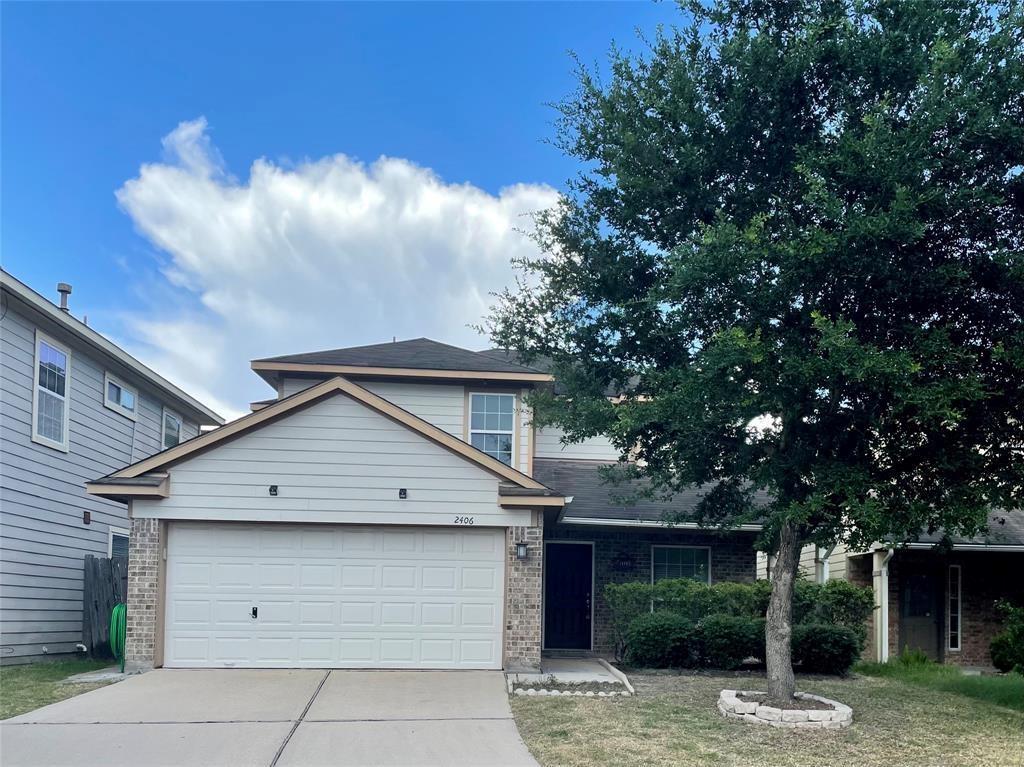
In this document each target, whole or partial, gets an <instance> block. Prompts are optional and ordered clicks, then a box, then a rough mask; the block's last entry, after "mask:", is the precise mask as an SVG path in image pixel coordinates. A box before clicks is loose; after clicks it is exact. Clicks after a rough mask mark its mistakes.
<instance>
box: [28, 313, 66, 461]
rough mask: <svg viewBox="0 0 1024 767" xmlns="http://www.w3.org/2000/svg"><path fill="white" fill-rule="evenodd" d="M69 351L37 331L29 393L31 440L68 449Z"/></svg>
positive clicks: (58, 448)
mask: <svg viewBox="0 0 1024 767" xmlns="http://www.w3.org/2000/svg"><path fill="white" fill-rule="evenodd" d="M70 363H71V352H70V351H69V350H68V349H67V348H65V347H63V346H61V345H60V344H58V343H57V342H56V341H54V340H53V339H51V338H47V337H46V336H44V335H43V334H42V333H36V364H35V377H36V380H35V386H34V387H33V392H32V440H33V441H34V442H38V443H39V444H41V445H46V446H47V447H53V448H56V449H57V450H63V451H65V452H67V449H68V405H69V402H68V396H69V394H70V385H71V378H70Z"/></svg>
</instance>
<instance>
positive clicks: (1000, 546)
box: [903, 543, 1024, 551]
mask: <svg viewBox="0 0 1024 767" xmlns="http://www.w3.org/2000/svg"><path fill="white" fill-rule="evenodd" d="M936 546H938V544H937V543H907V544H904V545H903V548H906V549H934V548H935V547H936ZM952 549H953V550H954V551H1024V544H1016V543H993V544H986V543H954V544H953V545H952Z"/></svg>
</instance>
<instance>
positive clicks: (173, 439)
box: [161, 408, 181, 450]
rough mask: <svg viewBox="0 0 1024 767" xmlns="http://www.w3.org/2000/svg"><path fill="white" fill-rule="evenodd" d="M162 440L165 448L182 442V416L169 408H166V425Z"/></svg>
mask: <svg viewBox="0 0 1024 767" xmlns="http://www.w3.org/2000/svg"><path fill="white" fill-rule="evenodd" d="M161 442H162V443H163V446H164V449H165V450H166V449H167V448H169V447H174V446H175V445H177V444H178V443H179V442H181V416H179V415H178V414H177V413H174V412H172V411H170V410H168V409H167V408H164V426H163V436H162V438H161Z"/></svg>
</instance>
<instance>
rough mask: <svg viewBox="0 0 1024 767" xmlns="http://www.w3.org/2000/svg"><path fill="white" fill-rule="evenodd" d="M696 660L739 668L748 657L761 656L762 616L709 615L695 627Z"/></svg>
mask: <svg viewBox="0 0 1024 767" xmlns="http://www.w3.org/2000/svg"><path fill="white" fill-rule="evenodd" d="M696 633H697V638H698V640H697V642H695V644H697V645H699V647H698V652H699V655H700V663H701V665H702V666H707V667H708V668H720V669H726V670H731V669H735V668H739V667H740V665H742V663H743V661H744V660H746V659H747V658H749V657H754V658H764V620H763V619H760V618H748V617H745V616H742V615H710V616H708V617H707V618H705V619H704V620H703V621H701V623H700V625H699V626H698V627H697V632H696Z"/></svg>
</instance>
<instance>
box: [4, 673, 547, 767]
mask: <svg viewBox="0 0 1024 767" xmlns="http://www.w3.org/2000/svg"><path fill="white" fill-rule="evenodd" d="M0 764H3V765H4V767H43V766H44V765H45V766H46V767H54V766H56V765H76V767H150V766H151V765H153V766H155V765H179V766H180V767H190V766H192V765H224V766H225V767H228V766H234V765H239V766H240V767H241V766H246V767H247V766H249V765H253V766H257V765H258V766H259V767H300V766H301V767H310V766H312V765H343V766H344V765H366V766H377V765H394V766H395V767H398V766H399V765H401V766H402V767H412V766H414V765H417V766H423V767H426V766H428V765H453V766H458V765H465V766H466V767H470V766H474V767H476V766H479V767H502V766H505V765H507V766H508V767H524V766H526V765H530V766H532V767H536V764H537V763H536V762H535V761H534V759H533V758H532V757H531V756H530V754H529V752H528V751H527V749H526V746H524V745H523V742H522V740H521V739H520V737H519V732H518V731H517V730H516V726H515V722H514V721H513V720H512V713H511V711H510V710H509V705H508V696H507V694H506V687H505V680H504V677H503V675H502V674H501V672H497V671H316V670H242V669H227V670H170V669H161V670H158V671H153V672H150V673H148V674H143V675H141V676H135V677H132V678H130V679H126V680H124V681H122V682H118V683H117V684H113V685H111V686H109V687H103V688H101V689H99V690H94V691H92V692H88V693H85V694H84V695H79V696H78V697H75V698H71V699H69V700H65V701H61V702H60V703H54V704H53V705H50V706H46V707H44V708H41V709H39V710H37V711H33V712H31V713H29V714H25V715H23V716H19V717H15V718H13V719H8V720H6V721H5V722H3V723H0Z"/></svg>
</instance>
